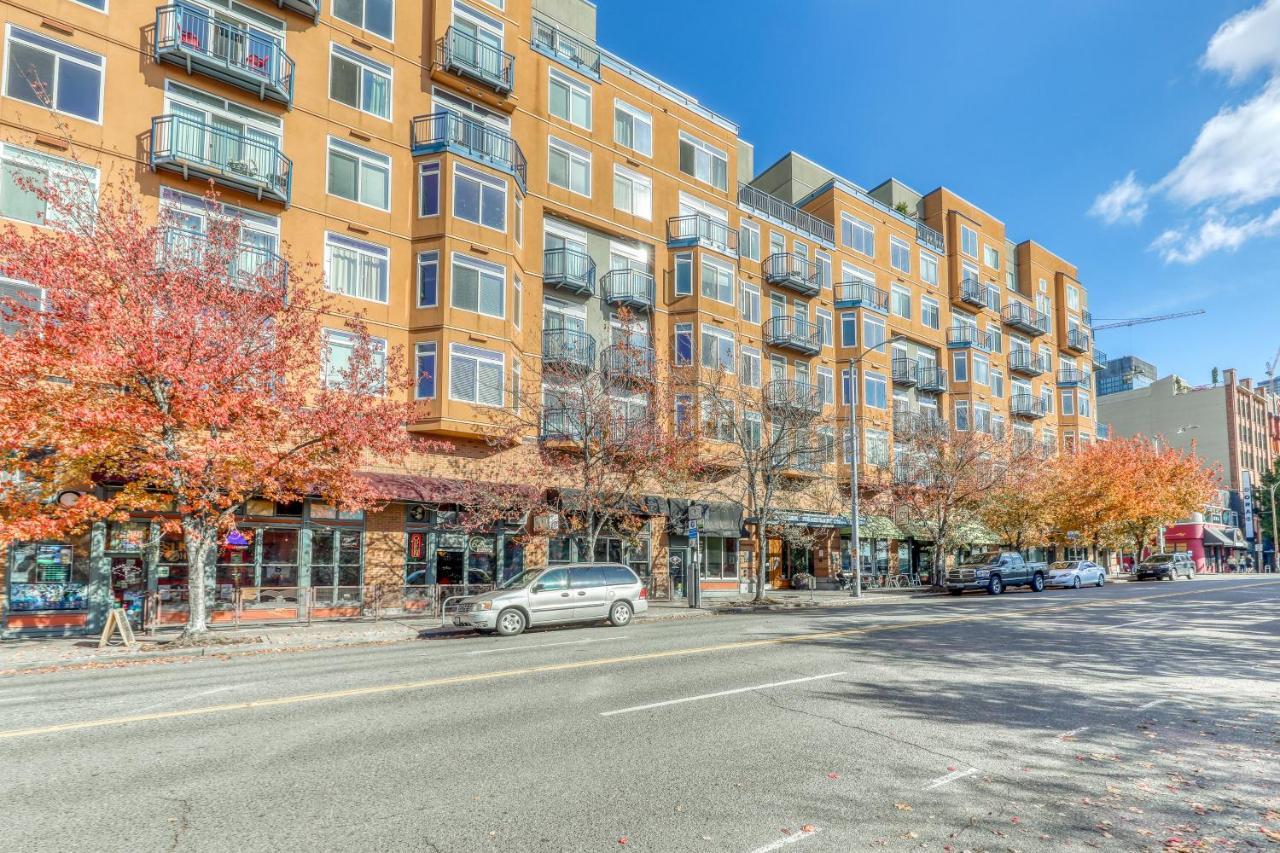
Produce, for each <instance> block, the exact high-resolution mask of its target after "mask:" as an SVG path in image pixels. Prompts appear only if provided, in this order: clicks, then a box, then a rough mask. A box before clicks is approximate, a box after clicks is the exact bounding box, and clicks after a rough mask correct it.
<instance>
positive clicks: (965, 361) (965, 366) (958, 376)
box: [951, 352, 969, 382]
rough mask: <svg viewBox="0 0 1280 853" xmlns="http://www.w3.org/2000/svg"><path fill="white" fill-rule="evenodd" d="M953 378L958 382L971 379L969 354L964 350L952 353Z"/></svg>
mask: <svg viewBox="0 0 1280 853" xmlns="http://www.w3.org/2000/svg"><path fill="white" fill-rule="evenodd" d="M951 378H952V379H954V380H955V381H956V382H968V381H969V355H968V353H963V352H953V353H951Z"/></svg>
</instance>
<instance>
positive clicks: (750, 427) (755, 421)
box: [742, 412, 764, 449]
mask: <svg viewBox="0 0 1280 853" xmlns="http://www.w3.org/2000/svg"><path fill="white" fill-rule="evenodd" d="M742 428H743V430H744V431H745V433H746V435H744V436H743V439H744V440H745V442H746V445H747V447H750V448H752V449H755V448H758V447H759V446H760V444H761V442H763V441H764V418H762V417H761V416H760V413H759V412H744V413H743V418H742Z"/></svg>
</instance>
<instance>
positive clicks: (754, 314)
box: [740, 281, 760, 326]
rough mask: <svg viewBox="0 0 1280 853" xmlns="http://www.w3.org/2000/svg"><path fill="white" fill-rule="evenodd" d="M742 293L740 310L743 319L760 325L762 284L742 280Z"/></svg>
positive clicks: (745, 321)
mask: <svg viewBox="0 0 1280 853" xmlns="http://www.w3.org/2000/svg"><path fill="white" fill-rule="evenodd" d="M740 293H741V294H742V298H741V300H740V301H741V302H742V305H741V306H740V312H741V314H742V321H743V322H744V323H750V324H752V325H755V326H758V325H760V285H758V284H752V283H750V282H747V281H744V282H741V290H740Z"/></svg>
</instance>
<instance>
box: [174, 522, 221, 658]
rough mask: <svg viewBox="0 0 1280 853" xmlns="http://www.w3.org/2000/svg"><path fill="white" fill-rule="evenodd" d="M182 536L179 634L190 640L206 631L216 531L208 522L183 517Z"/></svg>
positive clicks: (213, 525) (212, 524)
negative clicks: (183, 619)
mask: <svg viewBox="0 0 1280 853" xmlns="http://www.w3.org/2000/svg"><path fill="white" fill-rule="evenodd" d="M182 534H183V540H184V542H185V543H186V546H187V627H186V628H185V629H184V630H183V632H182V633H183V636H187V637H190V636H196V635H201V634H205V633H208V631H209V602H208V599H207V597H206V595H207V590H208V589H209V580H210V578H211V577H213V576H215V571H216V569H215V563H214V560H215V555H216V554H217V540H218V528H217V525H216V524H215V523H211V522H210V521H209V520H208V519H204V518H199V517H187V518H184V519H183V520H182Z"/></svg>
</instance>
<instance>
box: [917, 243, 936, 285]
mask: <svg viewBox="0 0 1280 853" xmlns="http://www.w3.org/2000/svg"><path fill="white" fill-rule="evenodd" d="M920 279H921V280H922V281H923V282H924V283H925V284H933V285H936V284H937V283H938V259H937V258H936V257H935V256H933V255H931V254H929V253H928V252H926V251H924V250H923V249H921V250H920Z"/></svg>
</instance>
